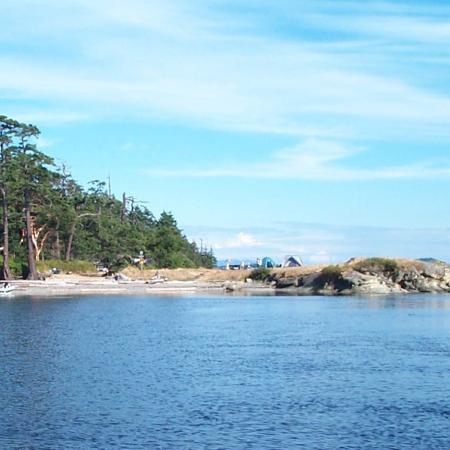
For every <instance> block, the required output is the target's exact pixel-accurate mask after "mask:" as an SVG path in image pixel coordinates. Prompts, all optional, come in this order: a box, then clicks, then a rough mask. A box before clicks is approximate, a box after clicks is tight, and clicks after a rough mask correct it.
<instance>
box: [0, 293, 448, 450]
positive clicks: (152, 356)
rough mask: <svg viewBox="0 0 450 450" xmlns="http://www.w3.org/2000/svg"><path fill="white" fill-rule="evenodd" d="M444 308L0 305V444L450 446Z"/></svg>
mask: <svg viewBox="0 0 450 450" xmlns="http://www.w3.org/2000/svg"><path fill="white" fill-rule="evenodd" d="M449 306H450V297H449V296H401V297H384V298H379V297H374V298H339V297H333V298H325V297H323V298H320V297H315V298H311V297H235V296H233V297H208V296H203V297H195V298H192V297H164V298H163V297H106V296H99V297H81V298H73V297H69V298H67V297H65V298H59V299H43V298H22V299H18V298H15V299H1V300H0V363H1V371H0V386H1V389H0V404H1V405H2V408H1V409H0V448H8V449H9V448H36V449H40V448H52V449H53V448H64V449H66V448H139V449H141V448H142V449H144V448H152V449H153V448H154V449H185V448H186V449H203V448H204V449H240V448H245V449H258V450H260V449H291V448H292V449H294V448H295V449H297V448H307V449H319V448H320V449H323V448H355V449H356V448H373V449H380V448H383V449H399V448H415V449H422V448H423V449H428V448H449V447H450V431H449V430H450V427H449V420H450V394H449V390H448V374H449V371H450V310H449Z"/></svg>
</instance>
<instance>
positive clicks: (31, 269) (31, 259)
mask: <svg viewBox="0 0 450 450" xmlns="http://www.w3.org/2000/svg"><path fill="white" fill-rule="evenodd" d="M24 204H25V229H26V234H27V236H26V238H27V260H28V277H27V278H28V279H29V280H38V279H39V274H38V272H37V269H36V256H35V253H34V244H33V224H32V223H31V207H30V194H29V192H28V191H27V190H25V193H24Z"/></svg>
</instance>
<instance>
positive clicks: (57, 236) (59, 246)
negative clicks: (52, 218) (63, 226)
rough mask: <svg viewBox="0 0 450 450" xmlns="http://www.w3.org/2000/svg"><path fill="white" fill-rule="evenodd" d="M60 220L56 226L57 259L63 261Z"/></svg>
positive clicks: (57, 220)
mask: <svg viewBox="0 0 450 450" xmlns="http://www.w3.org/2000/svg"><path fill="white" fill-rule="evenodd" d="M59 225H60V224H59V218H57V219H56V226H55V253H54V255H55V257H56V259H61V241H60V239H59Z"/></svg>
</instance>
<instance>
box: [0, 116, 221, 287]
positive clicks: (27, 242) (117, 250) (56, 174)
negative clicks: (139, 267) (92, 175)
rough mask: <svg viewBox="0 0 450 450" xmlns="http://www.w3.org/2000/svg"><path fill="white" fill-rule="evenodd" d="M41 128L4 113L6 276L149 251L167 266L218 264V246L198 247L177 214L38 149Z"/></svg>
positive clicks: (2, 240)
mask: <svg viewBox="0 0 450 450" xmlns="http://www.w3.org/2000/svg"><path fill="white" fill-rule="evenodd" d="M39 134H40V131H39V129H38V128H37V127H35V126H34V125H27V124H24V123H20V122H18V121H16V120H13V119H10V118H8V117H6V116H0V203H1V204H0V216H1V224H0V233H1V236H0V248H1V250H2V251H1V254H2V258H1V259H0V261H1V267H0V278H1V279H10V278H12V276H13V275H17V273H14V272H17V271H20V272H23V273H22V275H23V276H26V277H27V278H29V279H37V278H39V274H38V272H37V269H36V261H39V260H44V259H57V260H66V261H69V260H72V259H80V260H88V261H93V262H101V263H103V264H104V265H106V266H110V265H112V264H117V262H121V263H123V262H124V261H125V262H126V261H131V260H132V259H133V258H136V257H137V256H139V254H140V253H141V252H142V254H143V255H144V258H145V259H146V262H147V263H148V264H150V265H152V266H153V267H155V268H161V267H170V268H175V267H212V266H213V265H214V264H215V257H214V255H213V252H212V250H207V249H204V248H198V246H197V245H196V244H195V243H194V242H189V241H188V240H187V238H186V237H185V236H184V235H183V233H182V231H181V230H180V229H179V228H178V226H177V222H176V221H175V219H174V217H173V216H172V215H171V214H170V213H167V212H163V213H162V214H161V216H160V217H159V218H155V217H154V215H153V214H152V212H151V211H150V210H149V209H147V208H146V207H144V206H142V204H139V202H137V201H136V200H135V199H133V198H131V197H127V196H126V195H125V194H124V195H123V198H122V199H120V200H118V199H116V198H115V197H114V196H113V195H111V193H109V192H108V189H107V186H106V183H105V182H102V181H98V180H95V181H92V182H90V183H89V184H88V187H82V186H81V185H80V184H78V183H77V182H76V181H75V180H74V179H73V178H72V176H71V174H70V173H68V171H67V169H66V168H65V167H56V166H55V163H54V161H53V159H52V158H51V157H50V156H48V155H46V154H44V153H43V152H42V151H40V150H39V149H38V148H37V147H36V139H37V138H38V136H39Z"/></svg>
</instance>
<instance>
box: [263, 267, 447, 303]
mask: <svg viewBox="0 0 450 450" xmlns="http://www.w3.org/2000/svg"><path fill="white" fill-rule="evenodd" d="M268 281H269V282H271V283H272V285H273V286H274V287H275V288H276V289H287V290H291V291H295V292H296V293H298V294H299V295H387V294H406V293H450V266H448V265H447V264H445V263H427V262H420V261H408V260H390V259H381V258H369V259H362V260H361V259H360V260H351V261H349V262H348V263H346V264H342V265H336V266H328V267H325V268H322V269H321V270H319V271H314V272H311V273H302V274H300V275H298V276H295V275H293V274H292V273H290V274H286V273H282V272H279V273H277V272H275V273H273V274H272V275H271V277H270V278H269V280H268Z"/></svg>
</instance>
